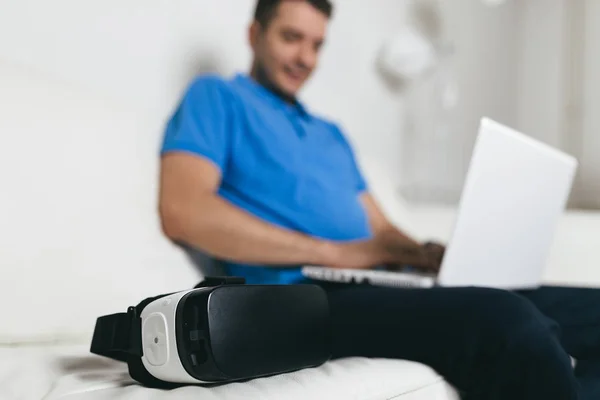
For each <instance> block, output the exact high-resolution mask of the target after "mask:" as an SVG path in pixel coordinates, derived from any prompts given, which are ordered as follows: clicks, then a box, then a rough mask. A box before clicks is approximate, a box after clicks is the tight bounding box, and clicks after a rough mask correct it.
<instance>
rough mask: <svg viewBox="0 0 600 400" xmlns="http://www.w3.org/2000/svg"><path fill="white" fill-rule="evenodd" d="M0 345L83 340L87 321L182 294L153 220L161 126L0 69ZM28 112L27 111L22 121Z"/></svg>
mask: <svg viewBox="0 0 600 400" xmlns="http://www.w3.org/2000/svg"><path fill="white" fill-rule="evenodd" d="M0 87H1V88H2V90H0V109H2V113H1V117H0V132H3V135H2V145H1V146H0V183H1V185H2V196H0V221H2V223H1V224H0V243H2V246H0V247H1V248H0V264H1V265H2V269H3V278H2V279H0V300H1V301H2V304H13V303H18V307H6V310H7V313H5V315H4V320H3V321H2V324H0V343H14V342H40V341H43V342H47V341H65V340H71V339H80V340H83V341H86V342H87V341H88V340H89V337H90V334H91V332H92V330H93V327H94V323H95V318H96V317H97V316H99V315H102V314H109V313H114V312H121V311H124V310H126V308H127V307H128V306H129V305H132V304H137V302H139V301H140V300H141V299H143V298H145V297H148V296H153V295H156V294H159V293H163V292H168V291H173V290H182V289H187V288H190V287H193V286H194V285H195V283H197V281H198V280H199V279H201V277H200V274H199V272H198V271H197V270H196V269H195V268H194V267H193V266H192V264H191V263H190V262H188V258H187V256H186V255H185V254H184V253H183V252H182V251H181V250H180V249H179V248H177V247H176V246H174V245H172V244H171V243H170V242H169V241H168V240H166V239H165V237H164V236H163V235H162V232H161V228H160V221H159V218H158V215H157V181H158V179H157V174H158V149H159V141H160V138H161V134H162V131H161V116H155V117H149V116H148V115H147V114H143V115H142V114H141V113H138V112H136V110H129V109H125V108H118V107H116V106H114V105H112V104H109V103H107V102H105V101H103V99H102V98H99V97H98V98H97V97H95V96H93V95H91V94H90V93H85V92H82V91H79V90H77V89H75V88H72V87H69V86H67V85H65V84H63V83H61V82H56V81H53V80H52V79H49V78H48V77H46V76H42V75H40V74H37V73H33V72H25V71H24V70H21V69H19V68H13V67H11V66H10V65H7V64H2V63H0ZM33 110H35V111H33Z"/></svg>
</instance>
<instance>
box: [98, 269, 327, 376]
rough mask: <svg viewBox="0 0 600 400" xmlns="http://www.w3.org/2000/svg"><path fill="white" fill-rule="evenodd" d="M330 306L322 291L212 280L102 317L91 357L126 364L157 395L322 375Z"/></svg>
mask: <svg viewBox="0 0 600 400" xmlns="http://www.w3.org/2000/svg"><path fill="white" fill-rule="evenodd" d="M330 350H331V347H330V329H329V305H328V301H327V296H326V293H325V291H324V290H323V289H322V288H320V287H319V286H316V285H246V284H245V282H244V279H243V278H234V277H225V278H208V279H206V280H205V281H203V282H201V283H200V284H198V285H196V287H194V289H191V290H184V291H181V292H176V293H169V294H163V295H159V296H156V297H152V298H147V299H145V300H143V301H142V302H140V303H139V304H138V305H137V306H134V307H129V308H128V310H127V312H126V313H118V314H111V315H105V316H102V317H99V318H98V319H97V321H96V326H95V329H94V335H93V338H92V344H91V348H90V351H91V352H92V353H94V354H97V355H101V356H105V357H109V358H112V359H114V360H118V361H123V362H126V363H127V366H128V370H129V374H130V375H131V377H132V378H133V379H134V380H136V381H138V382H139V383H141V384H143V385H145V386H148V387H154V388H173V387H177V386H181V385H190V384H199V385H210V384H218V383H228V382H234V381H244V380H249V379H254V378H259V377H264V376H270V375H275V374H281V373H286V372H291V371H295V370H299V369H304V368H310V367H316V366H319V365H321V364H323V363H325V362H326V361H327V360H328V359H329V358H330V354H331V351H330Z"/></svg>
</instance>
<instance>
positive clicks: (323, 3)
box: [254, 0, 333, 28]
mask: <svg viewBox="0 0 600 400" xmlns="http://www.w3.org/2000/svg"><path fill="white" fill-rule="evenodd" d="M283 1H284V0H258V2H257V3H256V10H255V11H254V19H255V20H256V21H258V23H259V24H260V25H261V26H262V27H263V28H266V27H267V26H268V25H269V22H271V20H272V19H273V17H274V16H275V13H276V12H277V7H279V4H281V3H282V2H283ZM296 1H306V2H307V3H309V4H310V5H311V6H313V7H314V8H316V9H317V10H319V11H321V12H322V13H323V14H325V15H326V16H327V18H331V15H332V14H333V5H332V4H331V2H330V1H329V0H296Z"/></svg>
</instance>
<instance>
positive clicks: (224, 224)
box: [169, 195, 335, 266]
mask: <svg viewBox="0 0 600 400" xmlns="http://www.w3.org/2000/svg"><path fill="white" fill-rule="evenodd" d="M176 214H177V216H176V217H171V220H176V223H175V224H174V226H175V228H174V229H171V233H170V234H169V236H171V238H172V239H175V240H180V241H183V242H185V243H187V244H189V245H191V246H194V247H197V248H200V249H202V250H203V251H206V252H207V253H208V254H210V255H211V256H213V257H216V258H219V259H223V260H227V261H231V262H238V263H246V264H266V265H269V264H272V265H278V266H281V265H298V264H320V265H325V264H328V263H331V262H334V260H333V258H334V257H335V251H334V249H335V246H333V245H332V244H331V243H328V242H325V241H320V240H317V239H314V238H311V237H309V236H306V235H303V234H301V233H298V232H294V231H290V230H287V229H283V228H280V227H277V226H275V225H273V224H270V223H267V222H264V221H262V220H260V219H258V218H256V217H254V216H252V215H250V214H248V213H247V212H245V211H243V210H241V209H240V208H238V207H236V206H234V205H232V204H231V203H229V202H227V201H226V200H224V199H222V198H220V197H219V196H217V195H206V196H203V197H202V199H201V200H199V201H198V203H196V204H194V205H193V207H189V208H188V209H187V210H181V209H179V210H177V211H176Z"/></svg>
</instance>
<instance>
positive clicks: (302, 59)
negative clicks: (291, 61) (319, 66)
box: [298, 45, 317, 70]
mask: <svg viewBox="0 0 600 400" xmlns="http://www.w3.org/2000/svg"><path fill="white" fill-rule="evenodd" d="M298 62H299V64H301V66H302V67H304V68H305V69H308V70H311V69H313V68H314V66H315V64H316V62H317V53H316V52H315V50H314V48H313V46H312V45H303V46H302V47H301V49H300V54H299V57H298Z"/></svg>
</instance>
